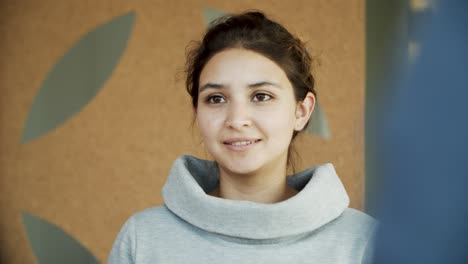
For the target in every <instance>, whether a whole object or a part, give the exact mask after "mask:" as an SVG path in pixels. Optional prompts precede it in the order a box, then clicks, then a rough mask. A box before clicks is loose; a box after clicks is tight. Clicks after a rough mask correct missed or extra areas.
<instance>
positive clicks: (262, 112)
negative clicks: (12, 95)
mask: <svg viewBox="0 0 468 264" xmlns="http://www.w3.org/2000/svg"><path fill="white" fill-rule="evenodd" d="M199 87H200V88H199V97H198V108H197V109H196V117H197V124H198V127H199V129H200V132H201V136H202V138H203V141H204V143H205V146H206V147H207V149H208V152H209V153H210V154H211V155H212V156H213V158H214V159H215V160H216V161H217V162H218V165H219V166H220V168H221V169H222V170H224V171H229V172H230V173H235V174H251V173H255V172H258V171H260V170H262V169H266V168H274V167H278V165H279V166H284V169H285V168H286V161H287V155H288V147H289V144H290V143H291V138H292V134H293V131H294V130H295V129H296V130H300V129H302V128H303V127H304V125H305V123H306V122H307V120H308V117H309V116H310V113H309V115H308V116H307V117H305V118H304V117H303V116H302V115H303V113H302V112H301V111H302V110H301V109H302V108H301V107H300V103H297V102H296V100H295V98H294V91H293V87H292V85H291V83H290V82H289V80H288V78H287V76H286V73H285V72H284V71H283V70H282V69H281V68H280V67H279V66H278V65H277V64H275V63H274V62H273V61H271V60H270V59H268V58H266V57H264V56H263V55H261V54H259V53H256V52H254V51H249V50H245V49H228V50H225V51H221V52H219V53H217V54H216V55H214V56H213V57H212V58H211V59H210V60H209V61H208V63H207V64H206V65H205V67H204V68H203V70H202V72H201V74H200V83H199ZM312 107H313V105H312ZM298 111H299V112H298Z"/></svg>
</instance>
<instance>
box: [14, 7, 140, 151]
mask: <svg viewBox="0 0 468 264" xmlns="http://www.w3.org/2000/svg"><path fill="white" fill-rule="evenodd" d="M134 20H135V14H134V13H133V12H130V13H128V14H126V15H123V16H120V17H117V18H115V19H113V20H112V21H110V22H108V23H106V24H104V25H101V26H99V27H98V28H96V29H95V30H94V31H92V32H89V33H88V34H86V35H85V36H84V37H83V38H81V39H80V40H79V41H78V42H77V43H76V44H75V45H74V46H73V47H72V48H71V49H69V50H68V51H67V52H66V53H65V55H64V56H63V57H62V58H61V59H60V60H59V61H58V62H57V63H56V64H55V66H54V67H53V68H52V70H51V72H50V73H49V74H48V76H47V78H46V79H45V81H44V83H43V84H42V87H41V88H40V90H39V92H38V94H37V95H36V97H35V99H34V102H33V104H32V106H31V110H30V112H29V117H28V119H27V121H26V123H25V127H24V130H23V136H22V142H23V143H26V142H29V141H31V140H33V139H35V138H37V137H39V136H41V135H43V134H45V133H47V132H48V131H50V130H51V129H53V128H56V127H57V126H59V125H62V124H63V123H65V122H66V121H67V120H68V119H69V118H71V117H72V116H73V115H74V114H76V113H77V112H79V111H80V110H81V109H82V108H83V107H84V106H85V105H87V104H88V103H89V102H90V101H91V100H92V99H93V98H94V97H95V95H96V94H97V93H98V91H99V90H100V88H102V87H103V85H104V83H105V82H106V81H107V80H108V79H109V77H110V76H111V74H112V71H113V70H114V68H115V67H116V66H117V65H118V63H119V61H120V58H121V56H122V54H123V53H124V51H125V48H126V46H127V42H128V39H129V37H130V33H131V31H132V27H133V22H134Z"/></svg>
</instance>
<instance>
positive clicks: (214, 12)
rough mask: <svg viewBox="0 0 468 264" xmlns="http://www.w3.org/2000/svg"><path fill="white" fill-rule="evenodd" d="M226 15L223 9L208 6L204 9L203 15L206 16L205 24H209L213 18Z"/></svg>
mask: <svg viewBox="0 0 468 264" xmlns="http://www.w3.org/2000/svg"><path fill="white" fill-rule="evenodd" d="M223 15H225V13H224V12H223V11H221V10H218V9H214V8H210V7H207V8H205V9H204V10H203V17H204V18H205V25H206V26H208V25H209V24H210V23H211V22H212V21H213V20H215V19H217V18H219V17H221V16H223Z"/></svg>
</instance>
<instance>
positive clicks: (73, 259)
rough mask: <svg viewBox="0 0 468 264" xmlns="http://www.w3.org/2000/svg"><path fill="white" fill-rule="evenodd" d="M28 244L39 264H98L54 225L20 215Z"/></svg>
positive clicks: (88, 253)
mask: <svg viewBox="0 0 468 264" xmlns="http://www.w3.org/2000/svg"><path fill="white" fill-rule="evenodd" d="M22 217H23V223H24V226H25V228H26V231H27V235H28V238H29V243H30V245H31V247H32V249H33V252H34V255H35V256H36V258H37V261H38V263H40V264H55V263H57V264H59V263H60V264H62V263H67V264H85V263H86V264H97V263H99V262H98V261H97V259H96V257H94V256H93V255H92V254H91V253H90V252H89V251H88V250H87V249H86V248H84V247H83V246H82V245H81V244H80V243H79V242H78V241H77V240H75V239H74V238H73V237H72V236H70V235H69V234H67V233H66V232H65V231H63V230H62V229H60V228H59V227H57V226H56V225H54V224H51V223H49V222H47V221H45V220H42V219H40V218H39V217H36V216H34V215H32V214H29V213H22Z"/></svg>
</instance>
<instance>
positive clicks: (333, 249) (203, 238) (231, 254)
mask: <svg viewBox="0 0 468 264" xmlns="http://www.w3.org/2000/svg"><path fill="white" fill-rule="evenodd" d="M218 177H219V176H218V171H217V167H216V165H215V164H214V163H213V162H211V161H205V160H200V159H197V158H195V157H191V156H182V157H180V158H178V159H177V160H176V161H175V162H174V165H173V167H172V169H171V172H170V174H169V177H168V178H167V181H166V183H165V185H164V187H163V190H162V194H163V198H164V202H165V204H164V205H162V206H157V207H152V208H148V209H146V210H143V211H141V212H138V213H136V214H134V215H133V216H131V217H130V218H129V219H128V220H127V221H126V223H125V224H124V225H123V227H122V229H121V230H120V233H119V234H118V236H117V238H116V240H115V242H114V245H113V247H112V250H111V252H110V255H109V258H108V263H109V264H118V263H119V264H120V263H122V264H123V263H125V264H130V263H138V264H140V263H141V264H142V263H177V264H178V263H204V264H209V263H225V264H230V263H233V264H234V263H235V264H239V263H242V264H246V263H269V264H275V263H295V264H298V263H318V264H329V263H330V264H331V263H340V264H351V263H367V262H369V257H370V256H371V253H372V245H373V243H372V240H373V236H374V234H375V227H376V222H375V220H373V218H371V217H370V216H368V215H366V214H364V213H362V212H359V211H357V210H354V209H350V208H347V207H348V204H349V198H348V196H347V194H346V191H345V189H344V187H343V185H342V183H341V181H340V180H339V178H338V176H337V175H336V172H335V170H334V168H333V166H332V165H331V164H325V165H320V166H316V167H313V168H310V169H308V170H305V171H303V172H300V173H297V174H294V175H291V176H288V178H287V182H288V184H289V185H290V186H292V187H294V188H295V189H296V190H298V191H299V192H298V193H297V194H296V195H295V196H293V197H291V198H289V199H287V200H285V201H282V202H279V203H274V204H259V203H254V202H250V201H235V200H228V199H222V198H217V197H213V196H210V195H207V193H209V192H210V191H211V190H213V189H214V188H215V187H217V185H218V184H219V178H218Z"/></svg>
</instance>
